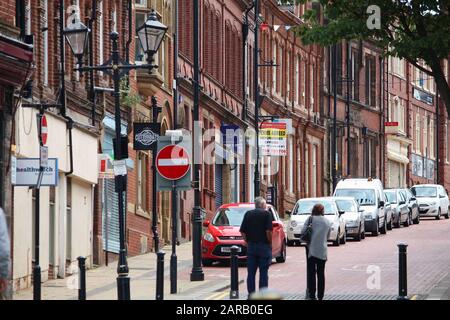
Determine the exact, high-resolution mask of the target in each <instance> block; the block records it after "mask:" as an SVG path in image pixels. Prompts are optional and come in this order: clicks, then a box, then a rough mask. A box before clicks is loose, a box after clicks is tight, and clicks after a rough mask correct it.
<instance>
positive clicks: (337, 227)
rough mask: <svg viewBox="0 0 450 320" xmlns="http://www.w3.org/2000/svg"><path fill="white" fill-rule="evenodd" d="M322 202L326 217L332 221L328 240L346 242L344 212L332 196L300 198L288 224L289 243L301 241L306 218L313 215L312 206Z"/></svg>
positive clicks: (335, 242) (337, 242) (339, 242)
mask: <svg viewBox="0 0 450 320" xmlns="http://www.w3.org/2000/svg"><path fill="white" fill-rule="evenodd" d="M317 203H320V204H322V205H323V206H324V208H325V212H324V217H325V218H326V219H327V220H328V221H330V222H331V232H330V237H329V238H328V241H331V242H333V245H334V246H339V245H340V244H345V242H346V241H347V235H346V232H345V222H344V218H343V217H342V214H340V213H339V210H338V208H337V205H336V201H335V200H334V198H332V197H323V198H306V199H301V200H298V201H297V203H296V205H295V207H294V210H292V214H291V215H290V218H289V224H288V226H287V245H288V246H292V245H294V244H295V243H300V236H301V231H302V229H303V225H304V224H305V222H306V220H308V218H309V217H310V215H311V211H312V208H313V206H314V205H315V204H317Z"/></svg>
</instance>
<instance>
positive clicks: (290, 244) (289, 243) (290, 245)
mask: <svg viewBox="0 0 450 320" xmlns="http://www.w3.org/2000/svg"><path fill="white" fill-rule="evenodd" d="M287 246H288V247H293V246H295V240H288V241H287Z"/></svg>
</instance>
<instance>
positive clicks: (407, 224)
mask: <svg viewBox="0 0 450 320" xmlns="http://www.w3.org/2000/svg"><path fill="white" fill-rule="evenodd" d="M409 219H410V218H409V214H408V216H407V217H406V220H405V222H403V226H404V227H406V228H407V227H409Z"/></svg>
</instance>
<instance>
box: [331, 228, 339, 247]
mask: <svg viewBox="0 0 450 320" xmlns="http://www.w3.org/2000/svg"><path fill="white" fill-rule="evenodd" d="M339 233H340V230H339V229H338V231H337V234H336V240H334V241H333V246H335V247H339Z"/></svg>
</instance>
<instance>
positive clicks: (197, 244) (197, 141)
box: [191, 0, 205, 281]
mask: <svg viewBox="0 0 450 320" xmlns="http://www.w3.org/2000/svg"><path fill="white" fill-rule="evenodd" d="M192 3H193V6H194V8H193V10H194V23H193V31H194V37H193V38H194V41H193V42H194V43H193V44H194V123H196V124H198V122H199V120H200V109H199V103H200V83H199V81H200V75H199V73H200V70H199V68H200V59H199V50H200V39H199V36H200V35H199V1H198V0H194V1H192ZM194 130H195V129H194ZM200 148H202V141H201V133H200V132H194V154H197V153H198V150H199V149H200ZM194 162H195V163H194V184H195V190H194V208H193V210H192V256H193V265H192V271H191V281H203V280H204V279H205V275H204V273H203V269H202V256H201V250H202V244H201V237H202V235H201V233H202V229H201V228H202V218H203V212H204V209H203V208H202V207H201V190H200V187H201V186H200V170H201V159H196V157H195V156H194Z"/></svg>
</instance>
